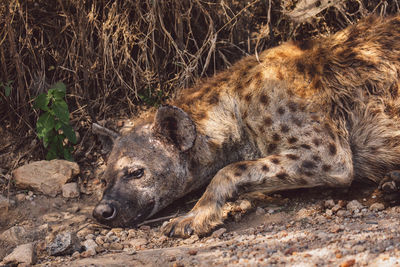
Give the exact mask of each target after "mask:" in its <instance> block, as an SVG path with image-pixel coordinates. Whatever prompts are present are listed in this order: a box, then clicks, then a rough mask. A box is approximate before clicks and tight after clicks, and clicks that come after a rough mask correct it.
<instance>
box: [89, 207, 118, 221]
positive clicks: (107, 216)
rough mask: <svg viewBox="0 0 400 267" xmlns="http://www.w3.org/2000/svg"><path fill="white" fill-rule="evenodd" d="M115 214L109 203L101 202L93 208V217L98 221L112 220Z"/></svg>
mask: <svg viewBox="0 0 400 267" xmlns="http://www.w3.org/2000/svg"><path fill="white" fill-rule="evenodd" d="M116 214H117V212H116V209H115V208H114V207H113V206H112V205H110V204H104V203H101V204H99V205H97V206H96V208H95V209H94V210H93V217H95V218H96V219H97V220H100V221H103V220H106V221H109V220H112V219H114V218H115V216H116Z"/></svg>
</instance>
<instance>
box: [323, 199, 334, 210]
mask: <svg viewBox="0 0 400 267" xmlns="http://www.w3.org/2000/svg"><path fill="white" fill-rule="evenodd" d="M324 206H325V208H326V209H331V208H333V207H334V206H335V201H333V199H328V200H325V202H324Z"/></svg>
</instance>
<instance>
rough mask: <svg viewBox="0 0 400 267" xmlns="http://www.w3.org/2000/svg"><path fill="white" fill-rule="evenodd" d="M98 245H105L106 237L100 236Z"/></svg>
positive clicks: (97, 239)
mask: <svg viewBox="0 0 400 267" xmlns="http://www.w3.org/2000/svg"><path fill="white" fill-rule="evenodd" d="M96 243H97V244H98V245H103V244H104V236H98V237H96Z"/></svg>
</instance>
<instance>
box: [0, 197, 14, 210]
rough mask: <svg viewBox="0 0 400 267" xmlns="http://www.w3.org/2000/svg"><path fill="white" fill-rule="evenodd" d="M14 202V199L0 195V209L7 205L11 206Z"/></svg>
mask: <svg viewBox="0 0 400 267" xmlns="http://www.w3.org/2000/svg"><path fill="white" fill-rule="evenodd" d="M14 204H15V201H14V200H11V199H8V198H7V197H5V196H2V195H0V210H1V209H5V208H7V207H11V206H13V205H14Z"/></svg>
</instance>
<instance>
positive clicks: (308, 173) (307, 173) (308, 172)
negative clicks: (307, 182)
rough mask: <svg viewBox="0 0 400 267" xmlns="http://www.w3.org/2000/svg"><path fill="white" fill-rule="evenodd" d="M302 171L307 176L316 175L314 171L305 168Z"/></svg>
mask: <svg viewBox="0 0 400 267" xmlns="http://www.w3.org/2000/svg"><path fill="white" fill-rule="evenodd" d="M300 173H302V174H304V175H305V176H307V177H311V176H313V175H314V173H312V172H310V171H306V170H303V169H300Z"/></svg>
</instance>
